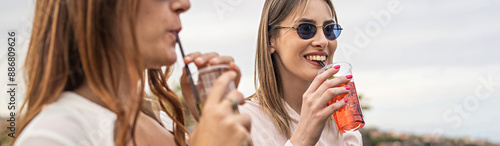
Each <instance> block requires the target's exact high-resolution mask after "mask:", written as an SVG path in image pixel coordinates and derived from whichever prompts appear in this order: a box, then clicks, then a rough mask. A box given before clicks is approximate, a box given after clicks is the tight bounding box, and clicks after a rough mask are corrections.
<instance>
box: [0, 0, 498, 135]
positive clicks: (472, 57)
mask: <svg viewBox="0 0 500 146" xmlns="http://www.w3.org/2000/svg"><path fill="white" fill-rule="evenodd" d="M32 2H33V1H32V0H25V1H15V2H13V1H9V2H7V1H1V5H0V21H1V23H0V40H2V41H3V42H5V41H6V40H7V34H6V32H8V31H11V30H15V31H17V32H18V34H19V46H18V48H19V49H18V50H17V51H18V52H17V58H19V60H18V63H17V64H19V65H20V64H22V62H23V60H22V59H24V56H23V53H25V52H26V46H27V44H28V41H29V31H30V28H31V24H30V23H31V22H32V17H33V14H32V13H33V10H32V7H33V3H32ZM263 4H264V0H252V1H248V0H192V1H191V9H190V10H189V11H187V12H186V13H185V14H183V15H181V20H182V24H183V30H182V32H181V33H180V39H181V40H182V42H183V47H184V50H185V52H186V53H190V52H197V51H199V52H205V53H206V52H217V53H219V54H220V55H227V56H232V57H234V59H235V62H236V64H237V65H238V66H239V67H240V68H241V71H242V74H243V76H242V79H241V83H240V86H239V88H238V90H239V91H241V92H242V93H243V94H244V95H245V96H248V95H251V94H252V93H253V92H254V91H255V89H254V83H253V79H254V77H253V75H254V72H253V71H254V61H255V60H254V59H255V48H256V42H257V40H256V39H257V29H258V24H259V21H260V15H261V14H260V13H261V11H262V7H263ZM333 4H334V6H335V8H336V11H337V14H338V19H339V24H340V25H341V26H342V27H343V28H344V30H343V31H342V34H341V36H340V37H339V38H338V48H337V52H336V53H335V57H334V61H348V62H350V63H351V64H352V65H353V75H354V79H355V83H356V88H357V91H358V93H360V94H362V95H363V96H364V97H365V98H366V99H365V100H364V101H363V102H362V104H365V105H370V106H371V109H369V110H366V111H363V112H364V116H365V122H366V127H377V128H379V129H382V130H385V131H394V132H398V133H415V134H422V135H424V134H430V135H434V136H448V137H464V136H468V137H471V138H472V139H487V140H490V141H493V142H497V143H500V125H499V124H498V122H497V121H500V113H499V112H497V111H499V110H500V107H499V105H500V48H499V47H500V41H498V40H500V27H498V25H499V24H500V17H498V16H500V1H497V0H476V1H465V0H453V1H452V0H441V1H433V0H421V1H410V0H379V1H370V0H358V1H339V0H334V1H333ZM0 47H1V48H6V43H0ZM177 52H179V51H178V50H177ZM6 54H7V53H6V51H0V60H1V62H2V63H1V64H0V75H1V76H0V87H1V88H0V90H7V87H6V84H7V82H8V81H7V78H6V76H5V74H7V65H6V60H7V55H6ZM178 55H179V56H178V58H180V53H178ZM182 66H184V64H183V63H181V62H177V63H176V64H175V70H174V72H173V75H172V78H171V79H170V80H169V84H170V85H172V86H174V85H176V84H178V78H179V76H180V74H181V68H182ZM18 68H20V66H18ZM19 72H20V71H19ZM18 77H19V76H18ZM18 82H21V81H20V78H18ZM18 87H19V88H23V85H22V84H21V83H20V84H19V86H18ZM19 90H20V91H19V92H21V93H19V96H20V97H22V89H19ZM2 93H5V92H2ZM0 97H2V98H1V100H0V106H1V107H0V109H2V110H0V115H4V116H5V114H7V113H8V112H7V111H6V110H5V109H6V106H7V105H6V101H7V100H8V99H7V98H4V97H6V94H3V95H1V96H0Z"/></svg>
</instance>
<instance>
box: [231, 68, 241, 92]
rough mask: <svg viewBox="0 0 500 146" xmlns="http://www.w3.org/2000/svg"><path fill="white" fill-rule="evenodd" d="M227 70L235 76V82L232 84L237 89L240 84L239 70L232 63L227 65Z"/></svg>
mask: <svg viewBox="0 0 500 146" xmlns="http://www.w3.org/2000/svg"><path fill="white" fill-rule="evenodd" d="M229 69H230V70H232V71H235V72H236V74H237V75H236V80H235V81H234V84H235V86H236V88H238V85H239V84H240V80H241V71H240V68H239V67H238V66H237V65H236V64H235V63H234V62H231V63H229Z"/></svg>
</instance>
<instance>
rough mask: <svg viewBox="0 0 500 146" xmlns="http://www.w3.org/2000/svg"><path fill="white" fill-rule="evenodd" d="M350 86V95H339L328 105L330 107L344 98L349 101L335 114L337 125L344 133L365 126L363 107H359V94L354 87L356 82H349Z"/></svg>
mask: <svg viewBox="0 0 500 146" xmlns="http://www.w3.org/2000/svg"><path fill="white" fill-rule="evenodd" d="M344 86H346V85H345V84H343V85H340V87H344ZM348 86H350V87H351V89H349V92H348V93H346V94H342V95H338V96H336V97H334V98H332V100H330V101H329V102H328V105H330V104H333V103H335V102H336V101H339V100H342V98H344V97H346V98H347V100H348V101H347V103H346V104H345V105H344V107H342V108H340V109H339V110H337V111H336V112H335V113H333V117H334V118H335V123H337V128H338V129H339V131H340V132H342V133H346V132H351V131H355V130H358V129H361V128H363V126H365V121H364V120H363V113H362V112H361V106H360V105H359V99H358V94H357V93H356V86H355V85H354V82H349V84H348Z"/></svg>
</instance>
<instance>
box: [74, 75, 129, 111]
mask: <svg viewBox="0 0 500 146" xmlns="http://www.w3.org/2000/svg"><path fill="white" fill-rule="evenodd" d="M111 78H112V77H111V76H110V75H106V76H105V81H104V83H105V85H104V86H106V88H107V89H114V88H113V87H112V83H111ZM115 81H116V82H117V83H114V85H117V86H118V87H116V88H117V90H118V91H117V93H116V95H115V96H117V97H111V98H112V99H113V101H119V102H121V103H122V104H121V105H122V106H123V108H124V109H125V110H126V112H130V111H134V110H135V109H137V106H135V105H133V104H134V103H135V102H131V101H130V99H131V98H136V97H137V94H138V93H137V92H135V91H137V86H132V83H134V85H135V83H137V82H138V80H134V81H130V79H129V77H128V76H126V75H125V74H119V78H115ZM74 92H75V93H77V94H79V95H81V96H82V97H84V98H86V99H87V100H89V101H91V102H94V103H96V104H98V105H100V106H102V107H105V108H107V109H110V110H111V108H110V107H109V105H106V104H105V103H104V102H103V101H102V100H101V98H99V97H98V95H97V94H96V92H94V91H93V90H92V88H91V87H90V83H89V82H88V81H87V80H85V81H84V82H83V83H82V85H81V86H80V87H78V88H77V89H75V90H74ZM108 92H113V91H108ZM135 104H137V103H135ZM131 105H133V106H131Z"/></svg>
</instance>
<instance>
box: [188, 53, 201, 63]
mask: <svg viewBox="0 0 500 146" xmlns="http://www.w3.org/2000/svg"><path fill="white" fill-rule="evenodd" d="M199 56H201V53H200V52H194V53H190V54H188V55H186V56H184V63H185V64H189V63H191V62H193V61H194V59H195V58H197V57H199Z"/></svg>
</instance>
